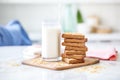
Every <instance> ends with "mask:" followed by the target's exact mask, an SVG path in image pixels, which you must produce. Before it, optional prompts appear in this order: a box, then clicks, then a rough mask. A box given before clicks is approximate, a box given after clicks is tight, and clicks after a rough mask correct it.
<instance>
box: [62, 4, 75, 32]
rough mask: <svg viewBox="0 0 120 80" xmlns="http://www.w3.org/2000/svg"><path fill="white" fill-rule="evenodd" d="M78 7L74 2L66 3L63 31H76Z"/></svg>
mask: <svg viewBox="0 0 120 80" xmlns="http://www.w3.org/2000/svg"><path fill="white" fill-rule="evenodd" d="M76 24H77V21H76V7H75V6H74V5H72V4H66V5H65V7H64V12H63V16H62V30H63V32H76Z"/></svg>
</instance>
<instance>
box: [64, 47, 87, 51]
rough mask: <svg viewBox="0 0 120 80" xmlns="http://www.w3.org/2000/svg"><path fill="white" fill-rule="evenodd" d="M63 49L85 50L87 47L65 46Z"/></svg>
mask: <svg viewBox="0 0 120 80" xmlns="http://www.w3.org/2000/svg"><path fill="white" fill-rule="evenodd" d="M65 50H76V51H87V50H88V48H87V47H86V46H84V47H78V46H77V47H76V46H66V47H65Z"/></svg>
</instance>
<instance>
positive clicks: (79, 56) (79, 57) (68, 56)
mask: <svg viewBox="0 0 120 80" xmlns="http://www.w3.org/2000/svg"><path fill="white" fill-rule="evenodd" d="M62 57H63V58H73V59H79V60H81V59H84V57H85V55H67V54H62Z"/></svg>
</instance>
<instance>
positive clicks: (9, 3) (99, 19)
mask: <svg viewBox="0 0 120 80" xmlns="http://www.w3.org/2000/svg"><path fill="white" fill-rule="evenodd" d="M13 19H17V20H19V21H20V22H21V23H22V25H23V27H24V29H25V30H26V31H27V33H28V35H29V36H30V38H31V40H32V41H33V42H41V28H42V22H43V21H45V20H47V21H55V22H59V23H60V25H61V28H62V30H63V32H64V31H65V30H64V29H68V28H65V25H68V26H71V25H72V26H71V28H69V29H70V30H74V31H71V32H80V33H83V34H85V35H86V36H87V37H88V40H89V41H119V40H120V37H119V36H120V0H0V24H2V25H6V24H7V23H8V22H9V21H10V20H13ZM68 23H69V24H68ZM73 26H74V27H73ZM70 30H68V31H70ZM66 31H67V30H66Z"/></svg>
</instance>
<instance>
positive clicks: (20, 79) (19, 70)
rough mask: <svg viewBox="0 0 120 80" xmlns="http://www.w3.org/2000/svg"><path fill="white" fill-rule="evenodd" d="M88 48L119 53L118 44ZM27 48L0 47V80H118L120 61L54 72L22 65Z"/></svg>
mask: <svg viewBox="0 0 120 80" xmlns="http://www.w3.org/2000/svg"><path fill="white" fill-rule="evenodd" d="M87 46H88V47H89V48H94V49H96V48H98V47H99V48H103V49H105V47H106V46H114V47H115V48H116V49H117V50H118V52H119V51H120V42H118V43H89V44H87ZM26 47H27V46H14V47H12V46H9V47H0V80H120V59H119V58H118V60H117V61H100V63H99V64H95V65H91V66H86V67H78V68H73V69H68V70H62V71H54V70H48V69H43V68H36V67H31V66H26V65H22V64H21V61H22V60H23V58H22V51H23V50H24V49H25V48H26Z"/></svg>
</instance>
